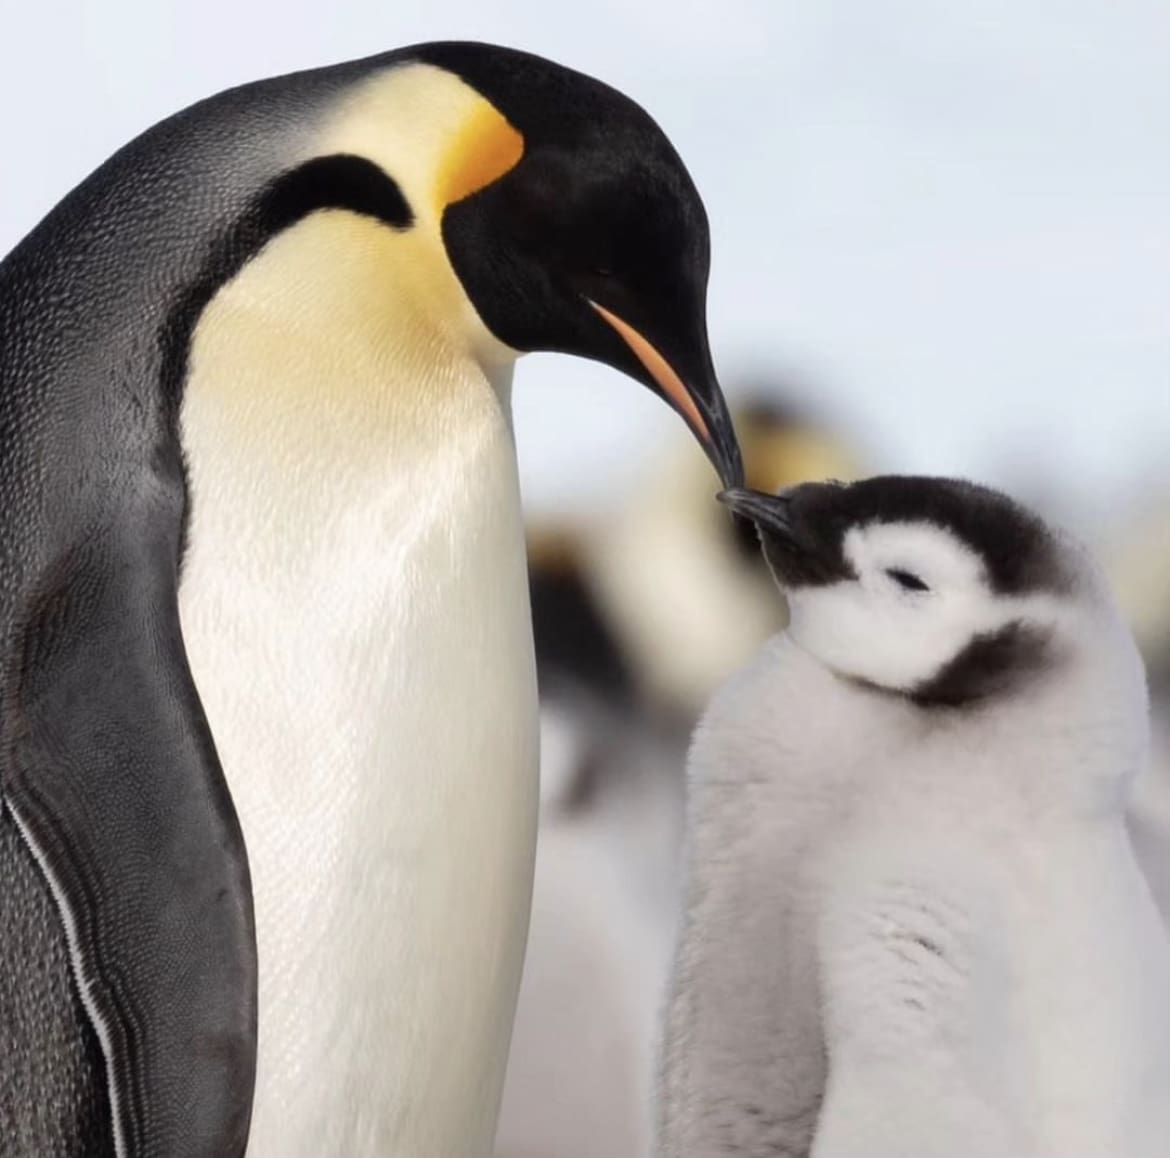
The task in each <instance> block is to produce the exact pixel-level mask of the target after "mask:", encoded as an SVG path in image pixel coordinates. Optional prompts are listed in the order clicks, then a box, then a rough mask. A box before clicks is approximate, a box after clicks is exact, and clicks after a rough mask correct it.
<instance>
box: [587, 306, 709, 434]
mask: <svg viewBox="0 0 1170 1158" xmlns="http://www.w3.org/2000/svg"><path fill="white" fill-rule="evenodd" d="M586 300H588V299H586ZM589 304H590V305H591V306H592V307H593V308H594V309H595V310H596V311H597V312H598V313H599V314H600V315H601V316H602V317H603V318H604V319H605V320H606V321H607V322H609V324H610V325H611V326H613V328H614V329H615V330H617V332H618V333H619V334H621V336H622V339H623V340H624V341H625V343H626V345H627V346H629V347H630V349H631V350H633V351H634V354H635V355H636V356H637V358H638V361H639V362H641V363H642V365H643V366H645V367H646V369H647V370H648V371H649V373H650V377H652V378H653V379H654V381H655V382H657V383H658V385H659V386H660V387H661V388H662V392H663V394H665V395H666V397H667V398H669V399H670V401H671V402H672V403H673V404H674V408H675V409H676V410H677V411H678V412H679V413H680V414H681V415H682V416H683V417H684V418H685V419H686V420H687V421H688V422H689V423H690V424H691V426H692V427H693V428H694V430H695V433H696V434H698V436H699V437H700V438H702V439H703V440H704V441H705V442H710V441H711V432H710V431H709V430H708V429H707V423H706V422H705V421H704V419H703V416H702V415H701V414H700V413H699V408H698V407H697V406H696V405H695V400H694V399H693V398H692V397H691V394H690V391H689V390H688V389H687V388H686V386H684V385H683V380H682V379H681V378H680V377H679V376H678V375H677V374H676V373H675V372H674V370H673V369H672V367H671V365H670V363H669V362H667V360H666V359H665V358H664V357H663V356H662V355H661V354H660V353H659V352H658V351H657V350H656V349H655V348H654V347H653V346H652V345H650V343H649V342H648V341H646V339H645V338H643V337H642V335H641V334H639V333H638V331H637V330H635V329H634V327H633V326H631V325H630V324H629V323H628V322H623V321H622V319H621V318H619V317H618V316H617V314H611V313H610V312H609V310H607V309H606V308H605V306H599V305H598V304H597V303H596V302H594V301H590V302H589Z"/></svg>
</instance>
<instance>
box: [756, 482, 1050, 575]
mask: <svg viewBox="0 0 1170 1158" xmlns="http://www.w3.org/2000/svg"><path fill="white" fill-rule="evenodd" d="M777 501H779V502H782V503H783V504H784V505H785V512H784V520H785V522H786V524H787V526H786V529H785V533H784V535H783V536H782V537H781V538H775V537H774V536H771V535H770V534H769V532H768V529H767V527H766V526H761V536H762V539H763V544H764V551H765V554H766V555H767V556H768V558H769V561H770V562H771V563H772V564H773V566H774V567H775V568H776V569H777V570H778V572H779V573H780V574H781V575H782V576H783V577H784V580H785V582H787V583H788V584H789V585H791V586H802V585H803V586H809V585H816V584H825V583H835V582H839V581H841V580H845V579H850V578H854V575H853V571H852V569H851V567H850V566H849V563H848V560H847V559H846V558H845V537H846V535H847V534H848V532H849V530H850V528H852V527H859V526H866V525H869V524H874V523H928V524H931V525H933V526H936V527H940V528H941V529H943V530H945V531H947V532H949V533H950V534H952V535H954V536H955V538H956V539H958V540H959V541H960V542H962V543H964V544H965V545H966V546H967V547H968V548H969V549H970V550H971V551H973V552H974V553H975V554H976V555H977V556H978V557H979V559H980V560H981V561H982V563H983V566H984V571H985V574H986V577H987V583H988V586H989V587H990V589H991V590H992V591H993V592H995V593H996V594H999V595H1025V594H1030V593H1037V592H1042V591H1048V592H1062V591H1066V590H1068V588H1069V586H1070V585H1071V583H1072V582H1073V578H1072V576H1071V575H1070V574H1069V573H1068V569H1067V567H1066V565H1065V563H1064V561H1063V559H1062V553H1061V550H1060V547H1059V545H1058V543H1057V542H1056V540H1055V539H1054V538H1053V535H1052V532H1051V531H1050V530H1049V529H1048V527H1047V526H1046V525H1045V524H1044V522H1043V521H1042V520H1041V519H1040V518H1038V517H1037V516H1036V515H1033V514H1032V513H1031V512H1030V511H1027V510H1025V509H1024V508H1023V507H1021V506H1020V505H1019V504H1018V503H1016V502H1015V501H1014V500H1012V499H1010V498H1009V497H1008V496H1007V495H1004V494H1001V493H1000V492H998V491H995V490H992V489H990V488H988V487H983V486H979V485H977V484H975V483H971V482H966V481H964V480H959V479H946V478H915V477H907V476H900V475H886V476H881V477H878V478H870V479H864V480H862V481H860V482H856V483H851V484H849V485H842V484H836V483H804V484H802V485H800V486H797V487H794V488H792V489H791V490H789V491H786V492H785V493H784V495H783V496H782V497H781V498H780V499H779V500H777ZM794 545H795V546H796V547H797V548H799V549H798V550H795V551H794V550H793V549H792V548H793V546H794Z"/></svg>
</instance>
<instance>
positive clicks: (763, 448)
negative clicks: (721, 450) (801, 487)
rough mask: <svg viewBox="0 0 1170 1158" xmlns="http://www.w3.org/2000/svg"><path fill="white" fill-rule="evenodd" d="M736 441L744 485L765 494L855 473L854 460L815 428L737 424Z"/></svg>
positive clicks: (850, 476)
mask: <svg viewBox="0 0 1170 1158" xmlns="http://www.w3.org/2000/svg"><path fill="white" fill-rule="evenodd" d="M740 445H741V446H742V448H743V461H744V465H745V467H746V468H747V485H748V486H750V487H752V488H753V489H755V490H760V491H767V492H768V493H769V494H775V493H776V492H777V491H782V490H784V489H785V487H790V486H795V485H796V484H797V483H802V482H809V481H810V480H817V479H824V478H836V479H840V480H841V481H842V482H848V481H849V480H851V479H856V478H858V477H859V467H858V464H857V463H856V462H855V461H854V460H853V458H852V456H851V455H850V454H849V453H848V451H846V450H845V448H844V447H843V446H842V445H841V443H840V442H837V441H836V440H834V439H832V438H830V437H829V436H828V435H827V434H820V433H818V432H817V431H815V430H809V429H805V428H802V427H799V426H796V427H790V428H788V429H783V430H766V431H761V430H753V429H752V428H751V427H750V426H749V427H747V428H746V429H744V428H743V427H742V426H741V432H740Z"/></svg>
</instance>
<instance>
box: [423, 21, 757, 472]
mask: <svg viewBox="0 0 1170 1158" xmlns="http://www.w3.org/2000/svg"><path fill="white" fill-rule="evenodd" d="M415 59H418V60H420V61H422V62H424V63H428V64H431V65H434V66H436V67H439V68H442V69H444V70H446V71H448V72H450V73H453V74H455V75H456V76H458V77H459V78H460V79H461V80H462V81H463V82H464V83H465V84H467V85H468V86H469V87H471V88H472V89H474V90H475V91H476V92H478V93H479V94H480V95H481V96H482V97H483V98H484V99H485V100H486V101H487V102H488V103H489V104H490V105H491V106H492V108H494V109H495V110H496V112H497V113H498V114H499V115H500V117H502V118H503V119H504V122H506V123H505V124H501V123H500V122H499V121H498V120H485V121H484V122H482V126H481V127H474V126H473V129H472V131H471V134H470V136H469V137H468V138H467V139H465V140H462V141H460V142H459V148H460V149H461V150H463V151H464V152H463V156H462V158H460V159H457V160H458V164H457V165H456V171H459V170H460V168H461V167H462V172H461V175H460V176H458V177H457V179H456V180H455V181H454V187H453V189H452V191H451V193H450V201H449V203H448V204H447V205H446V206H445V208H444V209H443V213H442V226H441V227H442V236H443V243H444V246H445V248H446V251H447V256H448V259H449V260H450V262H451V265H452V267H453V269H454V270H455V273H456V275H457V276H458V278H459V280H460V282H461V283H462V285H463V288H464V290H465V292H466V293H467V296H468V298H469V299H470V301H471V303H472V305H473V306H474V307H475V309H476V311H477V313H478V314H479V316H480V318H481V319H482V321H483V323H484V324H485V325H486V326H487V328H488V329H489V330H490V331H491V332H492V333H493V334H494V336H495V337H496V338H498V339H499V340H500V341H501V342H503V343H505V344H506V345H507V346H510V347H512V348H513V349H515V350H520V351H535V350H545V351H556V352H561V353H568V354H577V355H580V356H582V357H586V358H592V359H595V360H597V361H600V362H604V363H606V364H607V365H609V366H612V367H614V368H616V369H618V370H620V371H623V372H624V373H626V374H629V375H631V376H632V377H634V378H636V379H638V380H639V381H641V382H643V383H644V384H645V385H647V386H649V387H650V388H651V389H652V390H654V391H655V392H657V393H658V394H660V395H661V396H662V397H663V398H665V400H666V401H667V402H669V403H670V405H671V406H673V407H674V409H675V410H677V411H678V412H679V413H680V414H681V415H682V417H683V418H684V419H685V421H686V422H687V424H688V426H689V427H690V428H691V430H692V431H693V432H694V434H695V435H696V436H697V437H698V439H699V440H700V442H701V443H702V444H703V446H704V448H705V449H706V451H707V453H708V455H709V456H710V457H711V459H712V461H713V462H714V463H715V466H716V468H717V469H718V471H719V474H720V477H721V478H722V479H723V480H724V482H725V484H731V485H736V484H738V483H740V482H741V481H742V478H743V472H742V466H741V463H740V454H739V448H738V446H737V444H736V441H735V436H734V433H733V430H732V425H731V420H730V418H729V416H728V413H727V409H726V406H725V403H724V401H723V396H722V393H721V391H720V389H719V385H718V381H717V379H716V377H715V370H714V366H713V364H712V360H711V353H710V349H709V346H708V341H707V325H706V293H707V273H708V264H709V248H710V244H709V235H708V228H707V218H706V213H705V212H704V209H703V204H702V202H701V201H700V199H699V195H698V192H697V191H696V189H695V186H694V183H693V182H692V181H691V178H690V175H689V174H688V173H687V171H686V168H685V167H684V166H683V163H682V161H681V160H680V158H679V156H678V154H677V153H676V152H675V151H674V149H673V147H672V146H671V144H670V142H669V141H668V140H667V139H666V136H665V135H664V134H663V132H662V130H661V129H660V128H659V127H658V126H657V125H656V124H655V123H654V121H653V120H651V118H650V117H649V116H648V115H647V114H646V113H645V112H644V111H643V110H642V109H641V108H640V107H639V106H638V105H636V104H635V103H634V102H633V101H631V100H630V99H629V98H627V97H625V96H623V95H622V94H621V93H618V92H616V91H615V90H614V89H611V88H609V87H608V86H607V85H604V84H602V83H600V82H599V81H596V80H593V79H592V78H590V77H587V76H584V75H582V74H581V73H577V72H573V71H571V70H569V69H566V68H562V67H560V66H558V65H554V64H551V63H549V62H548V61H545V60H542V59H540V58H538V57H535V56H530V55H528V54H526V53H521V52H514V51H511V50H506V49H501V48H494V47H491V46H488V45H482V44H471V43H448V44H433V45H425V46H423V47H422V48H420V49H418V50H416V52H415ZM480 131H482V133H484V134H486V136H487V138H490V139H483V138H482V137H481V136H478V135H477V133H478V132H480ZM493 140H494V144H493ZM468 164H470V167H471V170H473V171H472V172H470V174H469V173H468V170H467V165H468ZM485 177H489V178H490V179H487V180H485V179H484V178H485Z"/></svg>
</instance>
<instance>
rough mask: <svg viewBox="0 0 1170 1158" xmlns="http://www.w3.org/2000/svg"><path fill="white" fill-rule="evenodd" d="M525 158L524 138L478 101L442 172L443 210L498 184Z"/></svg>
mask: <svg viewBox="0 0 1170 1158" xmlns="http://www.w3.org/2000/svg"><path fill="white" fill-rule="evenodd" d="M523 156H524V138H523V137H522V136H521V135H520V134H519V133H518V132H517V131H516V130H515V129H514V128H513V127H512V126H511V125H510V124H509V123H508V121H507V120H506V119H505V118H504V117H503V116H502V115H501V114H500V113H499V112H498V111H497V110H496V109H495V108H494V107H493V106H492V105H490V104H489V103H488V102H487V101H485V100H481V101H479V102H478V104H477V106H476V108H475V110H474V111H473V112H472V114H471V115H470V116H469V117H468V118H467V120H466V121H465V122H464V124H463V127H462V128H461V129H460V131H459V132H458V133H457V134H456V136H455V139H454V140H453V141H452V142H451V145H450V148H449V149H448V151H447V154H446V158H445V161H444V164H443V166H442V169H441V170H440V172H439V181H438V190H437V191H438V197H439V204H440V207H441V208H446V207H447V206H448V205H453V204H454V203H455V202H456V201H462V200H463V199H464V198H465V197H470V196H471V195H472V194H473V193H478V192H479V191H480V190H481V189H483V188H485V187H486V186H488V185H490V184H491V183H492V182H493V181H498V180H499V179H500V178H501V177H502V176H503V175H504V174H505V173H507V172H508V170H509V169H512V168H514V167H515V166H516V165H517V164H518V163H519V161H520V158H521V157H523Z"/></svg>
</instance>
